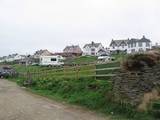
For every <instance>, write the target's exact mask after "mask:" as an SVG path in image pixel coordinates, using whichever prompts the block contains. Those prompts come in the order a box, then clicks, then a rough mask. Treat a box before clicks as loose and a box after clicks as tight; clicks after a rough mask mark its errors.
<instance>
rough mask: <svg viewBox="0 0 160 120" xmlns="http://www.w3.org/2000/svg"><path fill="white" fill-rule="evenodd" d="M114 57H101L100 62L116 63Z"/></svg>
mask: <svg viewBox="0 0 160 120" xmlns="http://www.w3.org/2000/svg"><path fill="white" fill-rule="evenodd" d="M114 59H115V58H114V57H110V56H108V55H101V56H99V57H98V62H99V63H100V62H108V61H114Z"/></svg>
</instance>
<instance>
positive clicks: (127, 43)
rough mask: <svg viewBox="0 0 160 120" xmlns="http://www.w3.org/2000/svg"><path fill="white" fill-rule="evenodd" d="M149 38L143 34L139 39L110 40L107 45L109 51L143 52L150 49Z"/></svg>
mask: <svg viewBox="0 0 160 120" xmlns="http://www.w3.org/2000/svg"><path fill="white" fill-rule="evenodd" d="M151 47H152V46H151V40H149V39H147V38H145V36H143V37H142V38H141V39H134V38H132V39H126V40H112V41H111V44H110V46H109V50H110V51H111V52H115V51H124V52H126V53H136V52H145V51H147V50H150V49H151Z"/></svg>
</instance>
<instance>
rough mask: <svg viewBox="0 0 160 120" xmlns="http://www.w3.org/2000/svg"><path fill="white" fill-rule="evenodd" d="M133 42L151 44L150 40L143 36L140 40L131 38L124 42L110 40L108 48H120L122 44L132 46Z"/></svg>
mask: <svg viewBox="0 0 160 120" xmlns="http://www.w3.org/2000/svg"><path fill="white" fill-rule="evenodd" d="M135 42H151V40H150V39H147V38H145V36H143V37H142V38H141V39H136V38H131V39H126V40H112V42H111V44H110V46H112V44H116V45H117V46H120V45H121V44H122V43H125V44H132V43H135Z"/></svg>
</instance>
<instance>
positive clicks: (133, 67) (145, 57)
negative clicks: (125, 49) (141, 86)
mask: <svg viewBox="0 0 160 120" xmlns="http://www.w3.org/2000/svg"><path fill="white" fill-rule="evenodd" d="M156 63H157V60H156V59H155V58H154V57H153V55H151V54H134V55H129V56H128V57H127V58H126V59H125V60H124V61H123V62H122V67H123V69H125V70H128V71H137V70H142V69H143V68H144V67H145V66H147V67H153V66H155V65H156Z"/></svg>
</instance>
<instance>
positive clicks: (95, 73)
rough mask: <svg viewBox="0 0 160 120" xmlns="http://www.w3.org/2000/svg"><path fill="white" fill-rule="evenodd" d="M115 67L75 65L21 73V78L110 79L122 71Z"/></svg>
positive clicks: (107, 65) (117, 66)
mask: <svg viewBox="0 0 160 120" xmlns="http://www.w3.org/2000/svg"><path fill="white" fill-rule="evenodd" d="M112 64H113V65H112V66H111V65H109V64H98V65H97V64H90V65H75V66H73V67H70V66H64V67H63V68H59V69H50V70H43V71H41V70H37V71H34V72H33V71H32V72H30V71H28V72H25V73H20V74H19V76H20V77H22V78H24V79H39V78H47V77H50V78H51V77H65V78H67V77H75V78H76V79H78V78H80V77H95V78H96V79H99V78H103V79H104V78H106V77H107V78H108V77H113V76H115V73H116V72H117V71H118V70H119V69H120V66H119V65H118V64H117V65H115V63H112Z"/></svg>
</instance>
